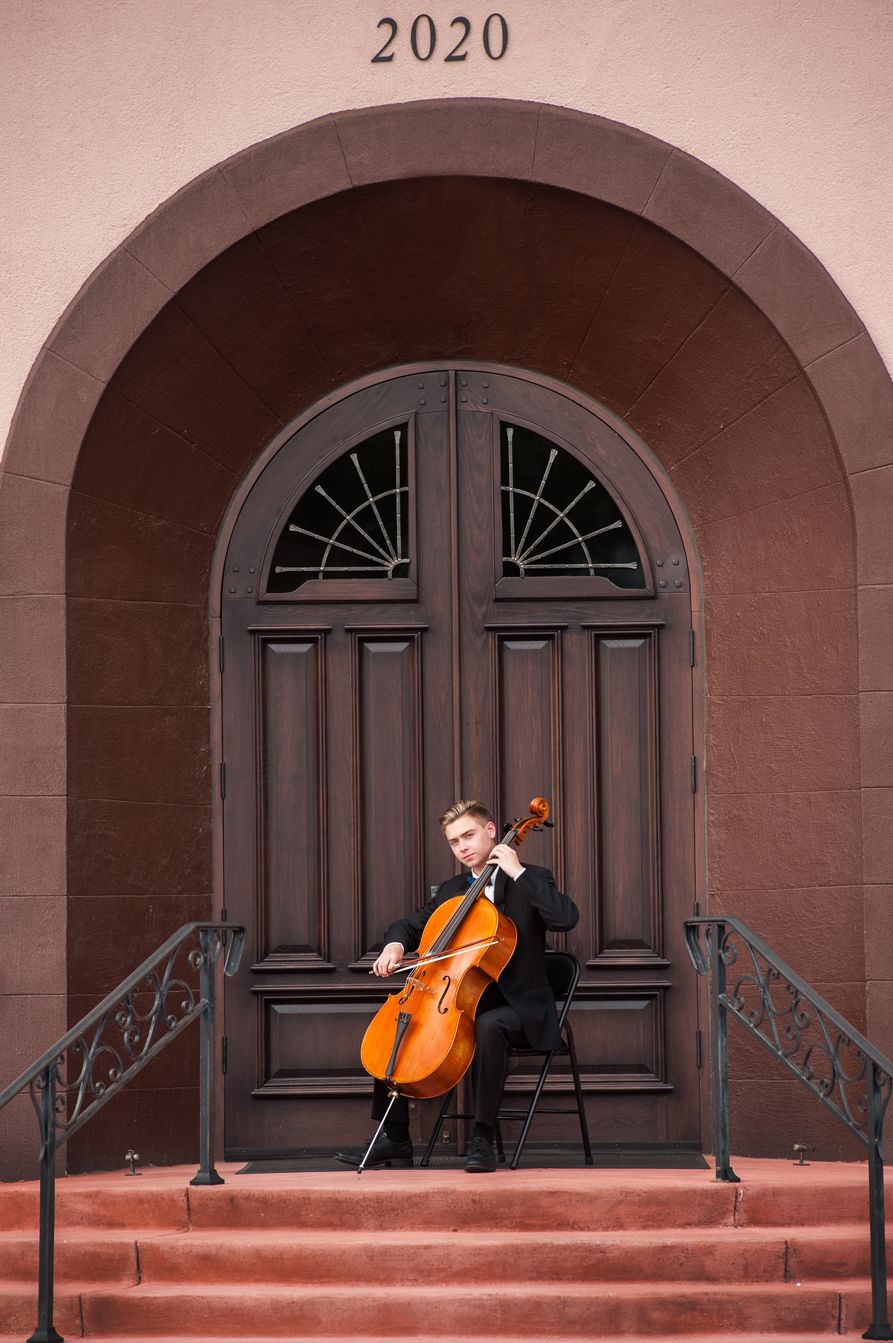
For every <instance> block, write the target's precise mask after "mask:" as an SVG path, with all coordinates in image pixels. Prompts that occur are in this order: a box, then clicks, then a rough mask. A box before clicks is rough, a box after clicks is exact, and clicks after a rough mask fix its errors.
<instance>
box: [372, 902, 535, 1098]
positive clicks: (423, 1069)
mask: <svg viewBox="0 0 893 1343" xmlns="http://www.w3.org/2000/svg"><path fill="white" fill-rule="evenodd" d="M464 899H465V896H462V895H457V896H454V898H453V899H452V900H445V901H444V903H443V904H442V905H440V906H439V907H438V908H437V909H436V910H435V911H434V913H433V914H432V915H431V917H430V919H429V920H428V922H427V923H426V924H425V931H424V934H423V936H422V941H421V942H420V943H419V959H420V960H422V959H423V958H424V957H426V956H427V955H428V954H430V950H431V948H432V947H433V946H435V945H436V944H437V939H438V937H439V936H440V935H441V934H442V933H443V931H444V929H445V928H446V926H447V925H448V923H449V921H450V919H451V918H453V917H454V916H455V914H456V913H457V912H458V909H459V906H460V905H461V904H462V902H463V901H464ZM460 928H461V932H460V934H459V936H458V938H457V939H455V940H456V941H457V942H461V943H462V944H463V945H464V944H465V943H478V942H480V943H483V944H484V945H482V946H478V947H473V949H472V950H470V951H459V952H455V953H454V954H453V955H451V956H450V957H449V958H448V959H446V960H442V961H440V960H438V961H432V962H431V963H430V964H428V965H421V966H419V968H418V969H414V970H413V972H412V974H411V975H410V977H409V979H408V980H407V982H406V984H405V985H404V986H403V989H402V991H401V992H400V993H392V994H391V996H390V998H388V999H387V1001H386V1002H384V1003H383V1004H382V1006H381V1007H380V1008H379V1010H378V1013H377V1014H376V1016H375V1018H374V1019H373V1021H372V1023H371V1025H370V1026H369V1029H368V1030H367V1031H366V1034H365V1036H364V1038H363V1044H362V1047H361V1049H360V1059H361V1061H362V1064H363V1067H364V1068H365V1069H366V1072H367V1073H369V1074H370V1076H372V1077H378V1078H380V1079H381V1080H382V1081H387V1082H389V1083H391V1084H392V1085H393V1086H394V1087H395V1088H396V1090H397V1091H399V1092H400V1094H401V1095H403V1096H415V1097H418V1098H420V1099H426V1098H428V1097H430V1096H442V1095H443V1093H444V1092H445V1091H449V1090H450V1088H451V1087H454V1086H455V1085H456V1083H457V1082H458V1081H459V1079H460V1077H461V1076H462V1074H463V1073H464V1072H465V1071H466V1069H467V1068H468V1066H469V1064H470V1063H471V1060H472V1057H473V1055H474V1018H475V1013H476V1012H477V1005H478V1003H479V1002H480V999H481V995H482V994H483V992H484V990H485V989H486V988H487V986H488V985H489V984H492V983H493V981H494V979H498V978H499V976H500V974H501V973H502V971H503V970H504V969H505V967H506V965H507V964H508V962H509V959H510V957H511V954H512V952H513V951H514V950H515V945H516V943H517V941H518V930H517V928H516V927H515V925H514V924H513V923H512V921H511V919H510V918H509V917H508V915H507V914H503V913H502V912H501V911H500V910H498V909H497V908H496V906H495V905H493V904H491V902H490V901H489V900H486V899H479V900H477V901H475V903H474V905H473V906H472V907H471V909H470V910H469V912H468V913H467V914H466V915H465V918H464V919H463V920H462V922H461V924H460ZM407 1012H409V1014H410V1016H411V1020H410V1021H409V1022H408V1023H407V1025H406V1029H405V1030H404V1031H403V1033H402V1037H401V1040H400V1047H399V1049H398V1050H397V1054H396V1058H395V1060H394V1071H393V1073H391V1074H389V1072H388V1067H389V1064H390V1062H391V1054H392V1052H393V1049H394V1042H395V1040H396V1039H397V1036H398V1032H399V1031H400V1026H401V1021H400V1017H401V1013H403V1014H406V1013H407Z"/></svg>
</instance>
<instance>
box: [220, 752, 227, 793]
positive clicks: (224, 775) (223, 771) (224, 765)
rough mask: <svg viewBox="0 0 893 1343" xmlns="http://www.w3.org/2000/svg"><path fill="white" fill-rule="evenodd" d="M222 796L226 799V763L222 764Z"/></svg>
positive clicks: (222, 762) (223, 761)
mask: <svg viewBox="0 0 893 1343" xmlns="http://www.w3.org/2000/svg"><path fill="white" fill-rule="evenodd" d="M220 796H221V797H222V798H224V797H226V761H225V760H221V762H220Z"/></svg>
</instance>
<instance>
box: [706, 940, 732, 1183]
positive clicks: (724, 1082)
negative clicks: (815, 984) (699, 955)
mask: <svg viewBox="0 0 893 1343" xmlns="http://www.w3.org/2000/svg"><path fill="white" fill-rule="evenodd" d="M708 926H709V925H708ZM710 931H711V932H712V934H713V936H712V937H710V935H709V933H708V937H709V940H710V984H711V989H710V1007H711V1016H712V1022H711V1025H712V1030H711V1032H710V1034H711V1039H712V1050H713V1086H714V1093H713V1150H714V1152H715V1154H716V1178H717V1180H725V1181H726V1182H727V1183H729V1184H740V1180H739V1179H738V1176H737V1175H736V1174H735V1172H734V1171H733V1170H732V1166H731V1154H730V1151H729V1021H728V1011H727V1009H726V1005H725V993H726V963H725V961H724V960H723V958H722V956H721V955H720V948H721V947H722V943H723V938H724V937H725V924H724V923H715V924H713V926H712V928H711V929H710Z"/></svg>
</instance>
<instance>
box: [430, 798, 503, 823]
mask: <svg viewBox="0 0 893 1343" xmlns="http://www.w3.org/2000/svg"><path fill="white" fill-rule="evenodd" d="M461 816H473V817H474V819H475V820H476V821H479V822H480V823H481V825H486V824H487V822H488V821H492V820H493V817H492V816H491V815H490V810H489V808H488V807H485V806H484V804H483V802H475V801H474V800H473V799H468V798H460V799H459V801H458V802H454V803H453V805H452V806H451V807H447V809H446V811H445V812H444V813H443V815H442V816H441V818H440V828H441V830H446V828H447V826H448V825H452V823H453V821H458V820H459V818H460V817H461Z"/></svg>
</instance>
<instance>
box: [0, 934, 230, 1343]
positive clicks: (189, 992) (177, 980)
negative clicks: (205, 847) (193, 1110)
mask: <svg viewBox="0 0 893 1343" xmlns="http://www.w3.org/2000/svg"><path fill="white" fill-rule="evenodd" d="M228 935H229V945H227V938H228ZM244 943H245V929H244V928H243V927H242V926H241V925H240V924H236V923H187V924H184V926H183V927H182V928H180V929H179V930H178V931H177V932H176V933H174V934H173V936H171V937H169V938H168V940H167V941H166V942H165V943H164V944H163V946H160V947H159V948H158V950H157V951H156V952H155V953H154V954H153V955H152V956H150V957H149V958H148V959H147V960H145V961H143V963H142V965H141V966H139V967H138V968H137V969H136V970H134V972H133V974H132V975H130V976H128V978H127V979H125V980H124V981H123V982H122V983H121V984H119V985H118V987H117V988H116V989H114V990H113V992H112V993H110V994H109V995H108V996H107V997H106V998H103V1000H102V1002H101V1003H99V1004H98V1006H97V1007H94V1009H93V1011H92V1012H89V1013H88V1014H87V1016H85V1017H84V1018H83V1019H82V1020H81V1021H79V1022H78V1023H77V1025H76V1026H73V1027H72V1028H71V1030H70V1031H69V1032H68V1033H67V1034H66V1035H63V1036H62V1039H61V1040H58V1041H57V1042H56V1044H54V1045H53V1047H52V1048H51V1049H48V1050H47V1052H46V1053H45V1054H43V1055H42V1056H41V1057H40V1058H39V1059H38V1060H37V1062H36V1063H33V1064H32V1065H31V1067H30V1068H28V1069H27V1070H26V1071H25V1072H23V1073H22V1075H21V1077H17V1078H16V1080H15V1081H14V1082H13V1083H11V1085H10V1086H8V1087H7V1088H6V1090H5V1091H3V1092H0V1110H2V1109H3V1107H4V1105H6V1104H7V1103H8V1102H9V1101H11V1100H12V1099H13V1097H14V1096H17V1095H19V1093H20V1092H22V1091H24V1090H25V1088H26V1087H27V1088H28V1090H29V1091H30V1093H31V1101H32V1103H33V1105H34V1108H35V1110H36V1111H37V1119H38V1124H39V1126H40V1247H39V1252H38V1280H37V1281H38V1288H37V1328H36V1329H35V1331H34V1333H33V1334H32V1335H31V1337H30V1338H29V1339H28V1343H63V1340H62V1335H61V1334H59V1333H57V1332H56V1329H55V1328H54V1325H53V1290H54V1271H53V1270H54V1250H55V1219H56V1152H57V1151H58V1149H59V1148H60V1147H61V1146H62V1144H63V1143H65V1142H67V1141H68V1139H69V1138H70V1137H71V1136H72V1134H74V1133H77V1131H78V1129H79V1128H82V1127H83V1125H84V1124H86V1122H87V1120H88V1119H91V1118H92V1116H93V1115H94V1114H96V1112H97V1110H99V1109H101V1107H102V1106H103V1105H105V1104H106V1102H107V1101H109V1100H111V1098H112V1096H114V1095H116V1094H117V1093H118V1092H119V1091H120V1090H121V1089H122V1087H125V1086H126V1085H127V1083H128V1082H129V1081H130V1080H131V1078H133V1077H135V1076H136V1074H137V1073H139V1072H141V1071H142V1069H143V1068H144V1067H145V1066H146V1064H147V1063H149V1062H150V1060H152V1059H154V1058H156V1057H157V1055H158V1054H160V1053H161V1051H162V1049H164V1048H166V1046H167V1045H169V1044H170V1043H171V1041H172V1040H176V1039H177V1038H178V1036H180V1035H182V1034H183V1032H184V1031H185V1030H186V1028H187V1026H189V1024H190V1023H191V1022H193V1021H195V1020H196V1018H201V1039H200V1046H199V1050H200V1052H199V1168H198V1171H197V1172H196V1174H195V1176H194V1178H193V1179H192V1180H191V1181H190V1183H191V1184H196V1185H205V1184H223V1179H222V1177H221V1176H220V1175H219V1174H218V1173H217V1170H216V1169H215V1166H214V1056H215V1034H214V1027H215V978H214V974H215V966H216V964H217V962H218V961H219V959H220V956H221V953H222V952H223V950H224V948H225V949H226V957H225V961H224V972H225V973H226V974H227V975H234V974H235V973H236V970H237V969H238V968H239V960H240V959H241V955H242V948H243V946H244Z"/></svg>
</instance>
